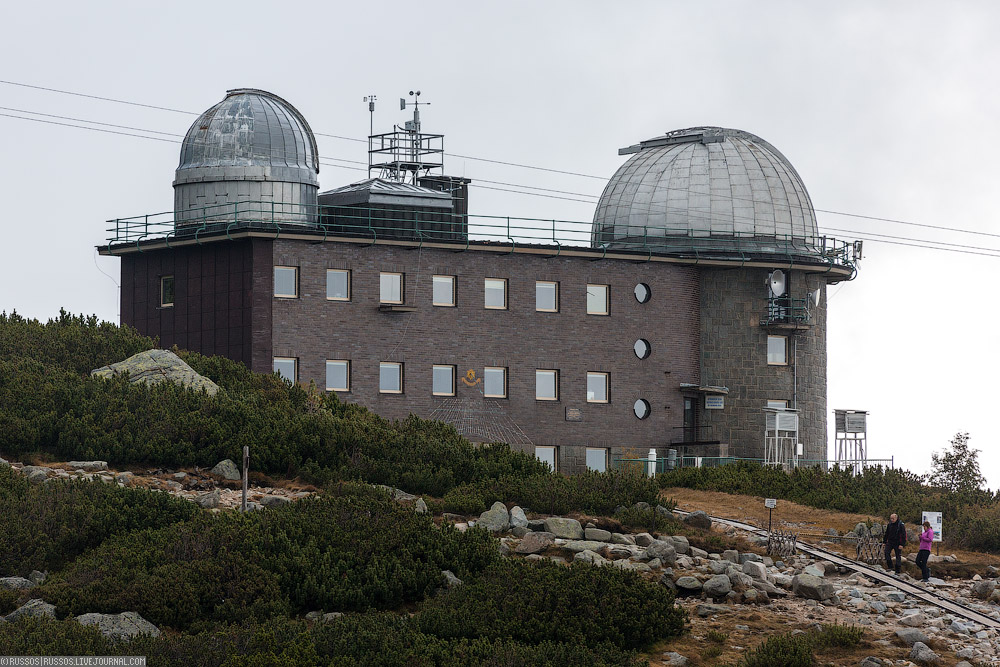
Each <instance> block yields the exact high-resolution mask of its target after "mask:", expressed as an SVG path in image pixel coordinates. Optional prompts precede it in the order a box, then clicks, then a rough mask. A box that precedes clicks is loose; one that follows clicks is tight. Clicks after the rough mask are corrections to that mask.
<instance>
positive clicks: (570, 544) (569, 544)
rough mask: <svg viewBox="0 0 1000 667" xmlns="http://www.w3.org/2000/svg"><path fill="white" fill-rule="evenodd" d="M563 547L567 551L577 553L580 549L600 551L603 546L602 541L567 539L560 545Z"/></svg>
mask: <svg viewBox="0 0 1000 667" xmlns="http://www.w3.org/2000/svg"><path fill="white" fill-rule="evenodd" d="M562 546H563V549H566V550H567V551H572V552H573V553H579V552H581V551H595V552H596V551H601V550H602V549H604V547H605V543H604V542H596V541H594V540H567V541H566V543H565V544H563V545H562Z"/></svg>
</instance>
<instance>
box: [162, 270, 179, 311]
mask: <svg viewBox="0 0 1000 667" xmlns="http://www.w3.org/2000/svg"><path fill="white" fill-rule="evenodd" d="M168 280H169V281H170V291H171V292H173V295H171V297H170V301H169V302H168V301H167V300H166V298H165V297H166V290H165V289H164V287H165V286H166V283H167V281H168ZM176 290H177V282H176V281H175V280H174V276H173V274H171V275H169V276H160V308H173V307H174V301H176V300H177V291H176Z"/></svg>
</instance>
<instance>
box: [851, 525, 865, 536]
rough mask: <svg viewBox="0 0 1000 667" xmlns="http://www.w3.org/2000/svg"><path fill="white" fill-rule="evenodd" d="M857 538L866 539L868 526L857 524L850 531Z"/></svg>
mask: <svg viewBox="0 0 1000 667" xmlns="http://www.w3.org/2000/svg"><path fill="white" fill-rule="evenodd" d="M852 532H853V533H854V534H855V535H856V536H857V537H868V524H866V523H861V522H858V523H857V524H855V526H854V530H853V531H852Z"/></svg>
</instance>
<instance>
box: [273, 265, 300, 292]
mask: <svg viewBox="0 0 1000 667" xmlns="http://www.w3.org/2000/svg"><path fill="white" fill-rule="evenodd" d="M274 296H278V297H281V298H284V299H296V298H298V296H299V269H298V267H296V266H276V267H274Z"/></svg>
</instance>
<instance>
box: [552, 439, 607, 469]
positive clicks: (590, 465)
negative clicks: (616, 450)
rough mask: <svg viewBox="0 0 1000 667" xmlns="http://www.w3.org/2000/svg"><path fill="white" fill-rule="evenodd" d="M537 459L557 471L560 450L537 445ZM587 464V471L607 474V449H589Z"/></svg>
mask: <svg viewBox="0 0 1000 667" xmlns="http://www.w3.org/2000/svg"><path fill="white" fill-rule="evenodd" d="M535 457H536V458H537V459H538V460H539V461H541V462H543V463H548V464H549V467H550V468H552V470H553V471H555V470H556V469H557V465H558V459H559V456H558V448H556V447H549V446H544V445H536V446H535ZM586 462H587V470H595V471H597V472H606V471H607V469H608V450H607V448H605V447H587V454H586Z"/></svg>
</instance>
